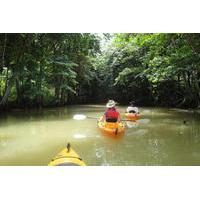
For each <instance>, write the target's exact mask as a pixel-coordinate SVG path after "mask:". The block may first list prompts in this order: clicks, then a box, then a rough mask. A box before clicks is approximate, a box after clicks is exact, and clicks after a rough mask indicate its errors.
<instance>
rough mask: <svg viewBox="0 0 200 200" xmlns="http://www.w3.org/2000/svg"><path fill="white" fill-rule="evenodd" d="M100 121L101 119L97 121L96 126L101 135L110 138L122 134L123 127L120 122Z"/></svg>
mask: <svg viewBox="0 0 200 200" xmlns="http://www.w3.org/2000/svg"><path fill="white" fill-rule="evenodd" d="M102 119H103V117H101V118H100V119H99V120H98V122H97V125H98V127H99V129H100V131H101V132H102V133H103V134H106V135H110V136H118V135H122V134H124V132H125V126H124V124H123V123H122V122H106V121H103V120H102Z"/></svg>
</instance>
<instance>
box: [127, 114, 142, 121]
mask: <svg viewBox="0 0 200 200" xmlns="http://www.w3.org/2000/svg"><path fill="white" fill-rule="evenodd" d="M125 117H126V119H127V120H132V121H135V120H138V119H139V118H140V114H137V113H125Z"/></svg>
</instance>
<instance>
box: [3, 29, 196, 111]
mask: <svg viewBox="0 0 200 200" xmlns="http://www.w3.org/2000/svg"><path fill="white" fill-rule="evenodd" d="M111 98H112V99H114V100H116V101H118V102H119V103H121V104H127V103H128V102H129V101H131V100H134V101H135V102H136V104H137V105H138V106H165V107H179V108H198V107H199V105H200V34H167V33H165V34H159V33H158V34H142V33H139V34H136V33H123V34H89V33H83V34H81V33H63V34H60V33H59V34H42V33H41V34H34V33H33V34H28V33H15V34H14V33H13V34H6V33H5V34H0V109H1V110H7V109H10V108H33V107H38V108H42V107H50V106H63V105H68V104H86V103H105V101H106V100H107V99H111Z"/></svg>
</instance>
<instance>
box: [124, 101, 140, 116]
mask: <svg viewBox="0 0 200 200" xmlns="http://www.w3.org/2000/svg"><path fill="white" fill-rule="evenodd" d="M126 113H133V114H139V109H138V107H136V106H135V102H134V101H131V102H130V103H129V106H128V108H127V109H126Z"/></svg>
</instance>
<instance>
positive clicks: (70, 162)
mask: <svg viewBox="0 0 200 200" xmlns="http://www.w3.org/2000/svg"><path fill="white" fill-rule="evenodd" d="M48 166H86V164H85V163H84V162H83V160H82V159H81V158H80V156H79V155H78V154H77V153H76V152H75V151H74V150H73V149H72V148H71V145H70V143H68V144H67V147H66V148H65V149H63V150H62V151H61V152H60V153H59V154H57V155H56V156H55V157H54V158H53V159H52V161H51V162H50V163H49V164H48Z"/></svg>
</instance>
